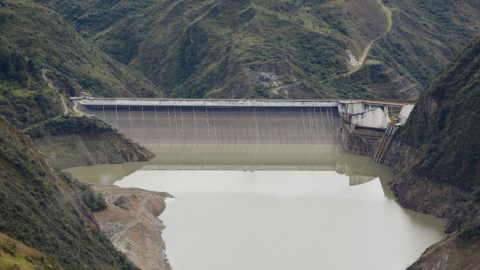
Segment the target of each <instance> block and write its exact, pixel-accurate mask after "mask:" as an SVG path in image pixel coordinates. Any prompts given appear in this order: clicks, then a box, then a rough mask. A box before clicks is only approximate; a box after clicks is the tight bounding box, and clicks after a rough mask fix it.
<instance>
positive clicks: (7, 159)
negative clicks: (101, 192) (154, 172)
mask: <svg viewBox="0 0 480 270" xmlns="http://www.w3.org/2000/svg"><path fill="white" fill-rule="evenodd" d="M79 189H81V188H79ZM82 192H83V191H82ZM0 205H1V206H2V207H0V232H2V233H4V234H6V235H8V236H10V237H12V238H14V239H16V240H18V241H20V242H22V243H24V244H25V245H27V246H29V247H32V248H34V249H36V250H38V251H40V252H42V253H44V254H46V255H52V256H56V257H57V258H58V261H59V262H60V264H61V265H62V267H63V268H64V269H72V270H73V269H137V268H135V267H134V266H133V264H132V263H131V262H130V261H129V260H128V259H127V258H126V257H125V255H123V254H122V253H121V252H119V251H117V250H116V249H115V248H114V247H113V245H112V244H111V242H110V241H109V240H108V238H107V237H106V236H104V235H103V233H101V232H100V231H99V230H96V229H94V228H92V227H91V226H90V225H89V224H87V223H90V222H91V221H89V218H88V216H89V215H90V216H91V214H90V213H89V211H88V210H87V209H86V208H85V207H83V206H82V204H81V203H80V199H79V198H78V197H77V196H76V195H75V193H73V192H72V191H71V189H70V188H69V187H68V186H67V185H65V184H64V183H63V181H62V180H61V178H59V177H58V176H57V174H56V173H55V172H54V171H52V170H51V169H50V168H49V167H48V165H47V164H46V162H45V160H43V158H42V157H41V154H40V153H39V152H37V151H36V150H35V147H34V146H33V144H32V143H31V141H29V139H28V138H27V137H24V136H22V135H21V134H19V133H18V132H17V131H16V130H15V128H14V127H13V126H11V125H10V124H8V122H6V121H5V120H4V119H0ZM97 207H98V206H97ZM86 221H87V222H86ZM85 266H86V267H85Z"/></svg>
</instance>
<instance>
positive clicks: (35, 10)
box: [0, 1, 161, 97]
mask: <svg viewBox="0 0 480 270" xmlns="http://www.w3.org/2000/svg"><path fill="white" fill-rule="evenodd" d="M0 2H1V5H0V47H3V48H5V50H6V51H8V52H10V53H13V52H17V53H18V54H20V55H22V57H24V58H25V59H27V58H28V59H32V60H33V61H34V63H35V64H36V67H37V68H38V67H40V68H42V67H44V68H45V69H48V70H49V71H48V72H47V76H48V77H49V78H50V79H51V80H52V81H53V82H54V85H55V86H56V87H57V88H59V89H60V90H62V91H63V92H65V93H66V94H67V95H79V94H80V92H82V91H87V92H89V93H91V94H93V95H97V96H104V97H133V96H136V97H158V96H161V94H160V92H159V91H158V89H157V88H156V87H155V86H154V85H153V84H152V83H151V82H150V81H148V80H147V79H145V78H144V77H143V76H142V75H141V73H139V72H137V71H135V70H133V69H131V68H129V67H127V66H125V65H123V64H121V63H119V62H117V61H115V60H113V59H111V58H110V57H109V56H108V55H106V54H105V53H103V52H102V51H101V50H99V49H98V48H97V47H95V46H93V45H91V44H89V43H87V42H86V41H84V40H83V39H82V38H81V36H80V35H79V34H78V33H77V32H76V31H75V30H74V29H73V28H72V27H71V26H70V25H69V24H68V23H67V22H66V21H65V20H64V19H63V18H62V17H61V16H60V15H58V14H56V13H55V12H53V11H51V10H49V9H46V8H44V7H41V6H39V5H36V4H33V3H28V2H22V1H18V2H17V1H15V2H14V1H0ZM40 78H41V77H40Z"/></svg>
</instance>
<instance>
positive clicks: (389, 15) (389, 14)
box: [321, 0, 393, 83]
mask: <svg viewBox="0 0 480 270" xmlns="http://www.w3.org/2000/svg"><path fill="white" fill-rule="evenodd" d="M376 1H377V4H379V5H380V6H381V7H382V10H383V12H385V14H387V28H386V29H385V31H384V32H383V33H382V34H380V35H379V36H378V37H376V38H374V39H373V40H372V41H370V42H369V43H368V44H367V46H366V47H365V49H364V50H363V52H362V54H361V55H360V59H359V61H358V63H359V64H358V65H356V66H355V67H354V68H353V69H352V70H350V71H349V72H347V73H344V74H339V75H336V76H333V77H331V78H328V79H326V80H323V81H321V83H322V82H326V81H329V80H333V79H335V78H338V77H341V76H348V75H350V74H353V73H355V72H357V71H358V70H360V68H361V67H362V65H363V62H365V59H366V58H367V56H368V53H369V52H370V49H371V48H372V45H373V43H375V42H376V41H377V40H379V39H380V38H381V37H383V36H385V35H386V34H387V33H388V32H390V30H392V24H393V21H392V11H391V10H390V9H389V8H388V7H387V6H385V5H384V4H383V2H382V0H376Z"/></svg>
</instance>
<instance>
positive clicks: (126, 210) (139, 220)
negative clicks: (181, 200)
mask: <svg viewBox="0 0 480 270" xmlns="http://www.w3.org/2000/svg"><path fill="white" fill-rule="evenodd" d="M91 187H92V188H93V189H94V190H95V191H96V192H98V193H101V194H102V195H103V196H104V198H105V201H106V202H107V205H108V208H107V209H106V210H104V211H101V212H97V213H94V215H95V218H96V220H97V222H98V224H99V226H100V230H101V231H102V232H103V233H105V234H106V235H107V237H108V238H109V239H110V240H111V241H112V243H113V244H114V246H115V247H116V248H117V249H118V250H120V251H122V252H123V253H125V254H126V255H127V257H128V258H129V259H130V260H131V261H132V262H133V263H134V264H135V265H136V266H137V267H139V268H141V269H143V270H150V269H151V270H153V269H155V270H168V269H171V266H170V264H169V262H168V260H167V258H166V255H165V242H164V241H163V239H162V231H163V230H164V229H165V225H164V224H163V222H162V221H161V220H160V219H158V216H159V215H160V214H161V213H162V212H163V211H164V210H165V199H166V198H173V197H172V196H171V195H170V194H168V193H166V192H153V191H147V190H143V189H137V188H120V187H117V186H111V185H91Z"/></svg>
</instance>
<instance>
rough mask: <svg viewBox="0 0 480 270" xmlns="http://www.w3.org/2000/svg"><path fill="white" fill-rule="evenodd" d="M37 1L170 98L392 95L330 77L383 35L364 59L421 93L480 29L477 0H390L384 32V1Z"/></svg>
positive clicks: (364, 79)
mask: <svg viewBox="0 0 480 270" xmlns="http://www.w3.org/2000/svg"><path fill="white" fill-rule="evenodd" d="M35 2H37V3H39V4H42V5H45V6H47V7H49V8H52V9H53V10H55V11H57V12H59V13H60V14H62V15H63V16H64V18H65V19H66V20H67V21H68V22H69V23H70V24H71V25H72V26H73V27H74V28H75V29H76V30H77V31H78V32H79V33H80V34H81V35H82V36H83V37H84V38H85V39H86V40H88V41H89V42H92V43H94V44H95V45H97V46H98V47H99V48H101V49H102V50H103V51H104V52H106V53H107V54H110V55H111V56H112V57H113V58H115V59H117V60H118V61H120V62H122V63H124V64H126V65H129V66H130V67H132V68H134V69H136V70H139V71H141V72H142V73H143V74H144V75H145V76H146V77H147V78H148V79H150V80H151V81H152V82H153V83H154V84H155V85H157V86H159V87H160V88H161V89H162V90H163V91H164V92H165V93H166V95H167V96H169V97H184V98H189V97H195V98H202V97H211V98H252V97H257V98H260V97H264V98H265V97H268V98H275V97H276V98H280V97H287V98H383V99H388V98H389V97H388V95H387V96H385V95H379V94H378V93H377V92H375V91H376V89H375V87H374V89H373V90H372V87H368V86H369V85H372V84H375V79H374V78H373V80H372V78H371V77H370V76H369V72H364V73H363V74H362V73H361V74H360V75H357V77H355V78H346V79H345V78H343V77H342V79H341V80H335V79H334V80H328V81H325V80H326V79H329V78H332V77H335V76H337V75H338V74H345V73H347V72H348V71H349V69H351V68H352V66H353V65H355V64H358V60H360V58H362V57H361V56H362V53H363V51H364V49H365V48H366V47H367V45H368V43H369V42H371V41H373V40H376V39H377V38H379V40H377V41H376V42H374V43H373V45H372V48H371V52H370V53H369V54H368V56H367V60H379V61H381V62H382V63H383V64H385V65H386V69H384V70H383V71H382V72H385V71H386V70H389V69H393V70H395V71H396V72H398V77H397V76H395V77H396V78H395V79H398V80H402V79H403V78H400V77H402V76H406V79H407V80H408V82H406V83H404V84H403V85H402V86H401V87H399V86H393V87H391V89H387V90H388V91H397V90H399V91H401V90H403V91H404V90H406V89H405V87H408V85H411V84H417V85H418V86H419V87H420V90H421V86H422V85H424V84H425V83H426V82H427V81H428V79H429V78H430V77H431V76H432V75H434V74H435V73H436V72H438V71H439V70H440V69H441V68H443V67H445V66H446V64H447V63H448V62H449V61H451V60H452V59H453V57H454V56H455V55H456V54H457V53H458V52H459V51H460V49H461V48H462V47H463V46H465V45H466V43H467V42H468V40H469V39H471V38H472V37H473V36H474V35H475V33H476V32H478V31H480V19H479V18H480V16H478V15H479V14H480V8H479V6H478V3H476V1H474V0H463V1H446V0H445V1H418V0H408V1H396V0H390V1H388V3H386V5H387V7H389V9H390V10H391V12H392V14H393V15H392V18H393V19H392V28H391V30H390V31H388V33H386V34H385V35H382V34H383V33H384V32H385V31H386V30H388V29H389V28H388V26H389V23H388V18H387V12H386V11H387V7H383V10H382V6H381V5H380V4H379V3H381V2H378V3H377V1H374V0H357V1H342V0H335V1H329V0H316V1H308V0H306V1H296V0H285V1H273V0H255V1H253V0H241V1H220V0H204V1H188V0H187V1H181V0H170V1H166V0H162V1H134V2H131V1H107V0H95V1H57V0H35ZM349 51H350V52H352V54H351V55H350V54H349ZM351 56H355V58H356V59H353V58H352V57H351ZM367 63H371V61H367ZM374 63H377V62H374ZM395 79H393V80H392V81H393V83H395ZM392 81H382V82H381V83H391V82H392ZM410 87H413V86H410ZM392 89H393V90H392ZM407 90H408V89H407ZM418 92H419V91H415V93H413V94H412V95H413V96H414V97H415V96H416V94H418ZM405 97H407V98H411V97H410V96H409V95H406V96H405V95H404V96H402V95H400V96H399V97H393V98H397V99H398V98H405ZM414 97H413V98H414ZM391 98H392V97H391Z"/></svg>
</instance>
